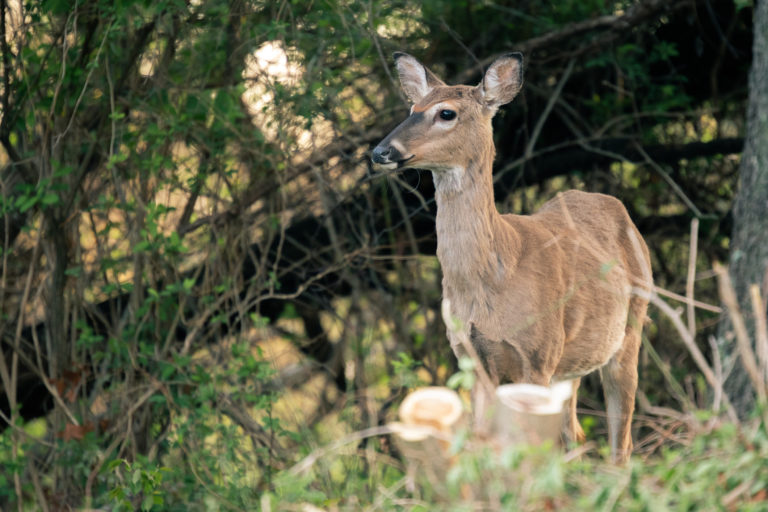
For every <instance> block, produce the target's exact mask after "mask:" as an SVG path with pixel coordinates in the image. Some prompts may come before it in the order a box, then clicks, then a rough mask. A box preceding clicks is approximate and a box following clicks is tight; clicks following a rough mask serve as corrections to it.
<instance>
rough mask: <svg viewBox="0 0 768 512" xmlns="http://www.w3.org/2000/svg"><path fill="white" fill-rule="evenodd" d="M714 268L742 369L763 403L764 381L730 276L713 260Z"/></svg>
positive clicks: (724, 268)
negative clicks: (734, 335) (734, 336)
mask: <svg viewBox="0 0 768 512" xmlns="http://www.w3.org/2000/svg"><path fill="white" fill-rule="evenodd" d="M714 269H715V272H717V278H718V279H717V283H718V288H719V290H720V298H721V299H722V300H723V303H724V304H725V307H726V308H727V309H728V316H729V317H730V318H731V323H732V324H733V330H734V333H735V334H736V346H737V348H738V349H739V355H740V356H741V362H742V364H743V365H744V369H745V370H746V372H747V375H748V376H749V379H750V380H751V381H752V385H753V386H754V388H755V392H756V393H757V398H758V400H759V401H760V402H761V403H765V398H766V395H765V393H766V390H765V382H764V381H763V380H762V379H761V378H760V371H759V370H758V369H757V363H756V362H755V360H756V357H755V352H754V351H753V350H752V347H751V345H750V343H749V333H748V331H747V325H746V323H745V322H744V316H742V314H741V310H740V309H739V301H738V300H737V299H736V292H735V291H734V290H733V284H732V283H731V276H730V275H729V274H728V269H727V268H726V267H725V266H723V265H722V264H720V263H717V262H715V264H714Z"/></svg>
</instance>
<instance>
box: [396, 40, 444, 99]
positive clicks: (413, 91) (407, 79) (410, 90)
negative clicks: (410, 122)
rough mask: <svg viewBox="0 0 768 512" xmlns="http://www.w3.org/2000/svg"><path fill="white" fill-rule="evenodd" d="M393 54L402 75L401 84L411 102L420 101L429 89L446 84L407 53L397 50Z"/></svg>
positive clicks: (398, 70)
mask: <svg viewBox="0 0 768 512" xmlns="http://www.w3.org/2000/svg"><path fill="white" fill-rule="evenodd" d="M393 56H394V58H395V66H397V72H398V74H399V75H400V85H402V86H403V91H404V92H405V95H406V96H408V99H409V100H411V103H418V102H419V101H421V99H422V98H423V97H424V96H426V95H427V94H429V91H431V90H432V89H434V88H435V87H438V86H442V85H445V84H444V83H443V81H442V80H440V79H439V78H437V76H435V74H434V73H432V72H431V71H430V70H429V69H427V67H426V66H424V65H423V64H422V63H421V62H419V61H418V60H416V59H415V58H413V57H411V56H410V55H408V54H407V53H403V52H395V53H394V55H393Z"/></svg>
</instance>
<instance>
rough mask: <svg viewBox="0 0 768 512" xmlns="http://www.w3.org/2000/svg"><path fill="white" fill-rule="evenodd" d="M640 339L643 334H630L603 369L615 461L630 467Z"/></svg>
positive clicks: (602, 376)
mask: <svg viewBox="0 0 768 512" xmlns="http://www.w3.org/2000/svg"><path fill="white" fill-rule="evenodd" d="M635 338H636V339H635ZM639 338H640V335H639V333H633V332H630V333H627V335H626V336H625V339H624V345H623V346H622V347H621V349H619V352H617V353H616V354H615V355H614V356H613V358H611V360H610V361H609V362H608V364H606V365H605V366H604V367H602V368H601V369H600V377H601V378H602V381H603V394H604V395H605V408H606V413H607V417H608V438H609V440H610V443H611V459H612V460H613V462H614V463H615V464H624V463H626V462H627V461H628V460H629V456H630V455H631V454H632V432H631V427H632V414H633V412H634V410H635V392H636V391H637V354H638V350H639Z"/></svg>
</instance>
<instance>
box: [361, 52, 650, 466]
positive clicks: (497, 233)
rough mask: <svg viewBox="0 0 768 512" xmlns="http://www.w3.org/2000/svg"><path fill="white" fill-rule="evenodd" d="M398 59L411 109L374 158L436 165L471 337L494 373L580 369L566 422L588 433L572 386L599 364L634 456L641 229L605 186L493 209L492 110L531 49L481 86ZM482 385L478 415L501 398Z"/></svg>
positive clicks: (511, 376) (445, 258)
mask: <svg viewBox="0 0 768 512" xmlns="http://www.w3.org/2000/svg"><path fill="white" fill-rule="evenodd" d="M394 60H395V66H396V68H397V72H398V75H399V79H400V84H401V87H402V90H403V92H404V93H405V96H406V97H407V98H408V100H409V102H410V104H411V108H410V114H409V116H408V117H407V118H406V119H405V120H404V121H403V122H402V123H400V124H399V125H398V126H397V127H396V128H395V129H394V130H393V131H392V132H391V133H390V134H389V135H387V136H386V137H385V138H384V139H383V140H382V141H381V142H380V143H379V144H378V145H377V146H376V147H375V148H374V149H373V151H372V158H371V160H372V162H373V167H374V169H376V170H378V171H386V172H397V171H400V170H403V169H425V170H429V171H431V173H432V176H433V181H434V184H435V200H436V204H437V213H436V217H435V228H436V235H437V258H438V260H439V263H440V267H441V270H442V274H443V277H442V293H443V299H444V303H447V304H448V305H449V306H448V307H449V309H450V315H451V316H452V317H453V318H455V319H456V321H457V324H458V325H461V326H462V327H461V334H462V336H465V337H466V338H468V339H469V341H470V344H471V347H472V348H473V349H474V352H475V353H476V355H477V358H478V359H479V360H480V361H479V362H480V363H481V364H482V367H483V368H484V369H485V370H486V372H487V374H488V375H489V376H490V377H491V379H492V381H493V384H494V385H495V386H498V385H500V384H503V383H530V384H539V385H544V386H546V385H549V384H551V383H553V382H560V381H565V380H569V379H572V389H573V393H572V394H571V398H570V399H569V402H568V404H567V405H566V411H565V415H564V425H563V431H564V435H565V436H566V437H567V438H569V439H570V440H572V441H575V442H581V441H583V440H584V439H585V436H584V431H583V429H582V428H581V425H580V424H579V421H578V418H577V416H576V403H577V398H576V391H577V390H578V388H579V385H580V382H581V378H582V377H584V376H586V375H587V374H589V373H591V372H593V371H599V374H600V377H601V381H602V387H603V393H604V397H605V404H606V413H607V426H608V438H609V444H610V448H611V458H612V460H613V461H614V462H615V463H617V464H623V463H625V462H626V461H627V460H628V459H629V457H630V455H631V452H632V446H633V445H632V434H631V423H632V415H633V412H634V407H635V393H636V390H637V381H638V375H637V364H638V353H639V350H640V345H641V333H642V329H643V324H644V322H645V320H646V311H647V307H648V300H647V297H648V295H644V294H643V293H634V292H633V290H635V291H636V290H638V289H639V290H644V291H646V292H648V291H650V290H651V289H652V275H651V261H650V256H649V251H648V247H647V246H646V244H645V242H644V241H643V238H642V236H641V235H640V232H639V230H638V229H637V227H636V226H635V224H634V223H633V222H632V220H631V219H630V216H629V214H628V212H627V210H626V208H625V207H624V205H623V204H622V203H621V202H620V201H619V200H618V199H616V198H614V197H611V196H608V195H604V194H600V193H590V192H583V191H579V190H569V191H566V192H564V193H561V194H558V196H557V197H555V198H553V199H550V200H549V201H548V202H546V203H545V204H544V205H543V206H542V207H541V208H540V209H539V210H538V211H536V212H535V213H533V214H531V215H516V214H511V213H510V214H501V213H499V212H498V210H497V209H496V204H495V200H494V191H493V162H494V158H495V156H496V149H495V145H494V139H493V127H492V118H493V117H494V115H495V113H496V112H497V110H498V109H499V107H501V106H502V105H505V104H507V103H509V102H511V101H512V100H513V99H514V98H515V96H517V94H518V93H519V92H520V90H521V88H522V85H523V56H522V54H520V53H508V54H504V55H502V56H500V57H498V58H497V59H496V60H495V61H493V63H492V64H491V65H490V66H489V67H488V69H487V70H486V72H485V74H484V75H483V77H482V80H481V81H480V83H479V84H478V85H475V86H468V85H447V84H446V83H444V82H443V81H442V80H441V79H440V78H438V77H437V76H436V75H435V74H434V73H433V72H432V71H430V70H429V69H428V68H427V67H425V66H424V65H422V64H421V63H420V62H419V61H418V60H417V59H416V58H414V57H412V56H411V55H408V54H407V53H403V52H396V53H395V54H394ZM643 297H645V298H643ZM462 336H459V335H458V334H457V333H453V332H452V331H451V329H448V338H449V341H450V344H451V348H452V349H453V352H454V354H455V355H456V357H457V358H460V357H463V356H466V355H468V354H467V352H468V350H467V347H466V346H465V345H463V344H462V343H460V339H461V337H462ZM477 388H478V386H475V390H474V391H473V396H472V402H473V409H475V411H474V413H475V414H474V416H475V418H477V417H478V414H481V413H479V412H478V411H477V409H478V403H480V404H486V405H487V404H489V403H490V400H491V398H490V397H488V396H486V397H478V396H476V393H475V391H476V390H477ZM480 393H482V392H480ZM486 405H483V406H482V407H483V408H484V407H485V406H486Z"/></svg>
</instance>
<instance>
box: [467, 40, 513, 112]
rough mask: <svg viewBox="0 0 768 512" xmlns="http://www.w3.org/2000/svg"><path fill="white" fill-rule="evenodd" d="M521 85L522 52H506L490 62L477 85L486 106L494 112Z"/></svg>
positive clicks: (511, 97) (508, 99)
mask: <svg viewBox="0 0 768 512" xmlns="http://www.w3.org/2000/svg"><path fill="white" fill-rule="evenodd" d="M522 87H523V54H522V53H518V52H515V53H508V54H506V55H502V56H501V57H499V58H498V59H496V60H495V61H493V64H491V67H489V68H488V71H486V72H485V76H483V81H482V82H480V84H479V85H478V86H477V88H478V89H479V92H480V95H481V96H482V98H483V101H484V102H485V104H486V106H487V107H488V108H490V109H491V110H492V111H493V112H496V109H498V108H499V107H500V106H502V105H504V104H506V103H509V102H510V101H512V100H513V99H514V97H515V96H517V93H519V92H520V89H521V88H522Z"/></svg>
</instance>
